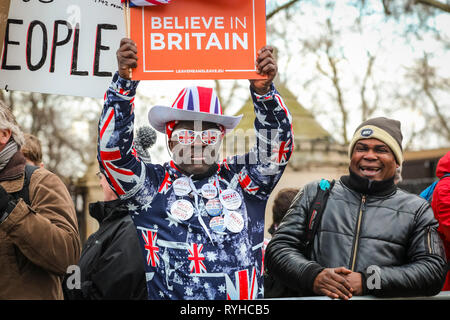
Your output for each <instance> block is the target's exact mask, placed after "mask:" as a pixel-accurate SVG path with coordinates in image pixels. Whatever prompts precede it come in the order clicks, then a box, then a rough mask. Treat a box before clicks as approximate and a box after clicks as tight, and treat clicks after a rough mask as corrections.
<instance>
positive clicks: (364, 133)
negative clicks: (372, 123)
mask: <svg viewBox="0 0 450 320" xmlns="http://www.w3.org/2000/svg"><path fill="white" fill-rule="evenodd" d="M372 134H373V130H372V129H362V130H361V137H365V138H367V137H370V136H371V135H372Z"/></svg>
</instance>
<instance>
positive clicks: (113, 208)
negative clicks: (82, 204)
mask: <svg viewBox="0 0 450 320" xmlns="http://www.w3.org/2000/svg"><path fill="white" fill-rule="evenodd" d="M89 214H90V215H91V217H93V218H95V219H96V220H97V221H98V223H102V222H104V221H106V220H115V219H119V218H121V217H123V216H126V215H127V214H128V210H127V208H126V207H125V205H124V204H123V203H122V202H121V200H120V199H117V200H112V201H106V202H104V201H98V202H94V203H90V204H89Z"/></svg>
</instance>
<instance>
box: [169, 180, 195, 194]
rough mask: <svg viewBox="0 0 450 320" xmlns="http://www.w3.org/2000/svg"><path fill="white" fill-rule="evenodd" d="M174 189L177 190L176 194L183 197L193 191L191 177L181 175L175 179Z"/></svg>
mask: <svg viewBox="0 0 450 320" xmlns="http://www.w3.org/2000/svg"><path fill="white" fill-rule="evenodd" d="M172 186H173V191H174V192H175V195H177V196H180V197H183V196H187V195H188V194H189V192H191V190H192V188H191V185H190V183H189V178H186V177H181V178H178V179H177V180H175V181H174V182H173V184H172Z"/></svg>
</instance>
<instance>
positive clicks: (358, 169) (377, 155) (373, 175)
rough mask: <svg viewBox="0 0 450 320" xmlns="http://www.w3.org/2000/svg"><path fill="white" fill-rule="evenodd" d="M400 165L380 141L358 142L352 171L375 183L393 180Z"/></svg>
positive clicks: (352, 158) (354, 150)
mask: <svg viewBox="0 0 450 320" xmlns="http://www.w3.org/2000/svg"><path fill="white" fill-rule="evenodd" d="M398 166H399V165H398V164H397V162H396V161H395V156H394V153H393V152H392V150H391V149H390V148H389V147H388V146H387V145H386V144H385V143H384V142H381V141H380V140H378V139H362V140H359V141H358V142H356V144H355V147H354V148H353V152H352V157H351V160H350V169H351V170H352V171H353V172H354V173H356V174H357V175H359V176H360V177H363V178H367V179H370V180H375V181H382V180H386V179H389V178H392V177H393V176H394V175H395V170H396V168H397V167H398Z"/></svg>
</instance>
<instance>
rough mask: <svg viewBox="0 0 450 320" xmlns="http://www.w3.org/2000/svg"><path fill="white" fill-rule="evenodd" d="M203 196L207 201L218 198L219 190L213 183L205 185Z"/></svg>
mask: <svg viewBox="0 0 450 320" xmlns="http://www.w3.org/2000/svg"><path fill="white" fill-rule="evenodd" d="M202 196H203V197H204V198H206V199H214V198H215V197H216V196H217V188H216V187H215V186H214V185H213V184H211V183H205V184H204V185H203V187H202Z"/></svg>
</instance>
